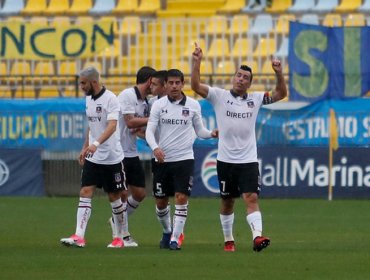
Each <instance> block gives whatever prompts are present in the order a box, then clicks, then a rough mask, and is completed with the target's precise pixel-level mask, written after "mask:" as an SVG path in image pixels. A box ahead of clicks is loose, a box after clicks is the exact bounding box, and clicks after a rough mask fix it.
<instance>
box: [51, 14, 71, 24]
mask: <svg viewBox="0 0 370 280" xmlns="http://www.w3.org/2000/svg"><path fill="white" fill-rule="evenodd" d="M70 24H71V18H70V17H68V16H55V17H53V18H52V21H51V22H49V25H50V26H59V25H64V26H68V25H70Z"/></svg>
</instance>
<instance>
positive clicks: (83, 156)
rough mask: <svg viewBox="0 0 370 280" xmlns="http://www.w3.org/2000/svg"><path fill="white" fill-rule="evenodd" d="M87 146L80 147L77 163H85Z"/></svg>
mask: <svg viewBox="0 0 370 280" xmlns="http://www.w3.org/2000/svg"><path fill="white" fill-rule="evenodd" d="M86 149H87V148H85V149H82V150H81V152H80V155H79V156H78V163H79V164H80V165H81V166H83V165H84V164H85V151H86Z"/></svg>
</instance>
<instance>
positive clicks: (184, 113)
mask: <svg viewBox="0 0 370 280" xmlns="http://www.w3.org/2000/svg"><path fill="white" fill-rule="evenodd" d="M189 112H190V111H189V108H182V115H183V116H184V117H189Z"/></svg>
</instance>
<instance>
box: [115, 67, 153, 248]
mask: <svg viewBox="0 0 370 280" xmlns="http://www.w3.org/2000/svg"><path fill="white" fill-rule="evenodd" d="M153 73H155V70H154V69H153V68H151V67H148V66H144V67H141V68H140V69H139V70H138V72H137V75H136V86H135V87H132V88H128V89H125V90H123V91H122V92H121V93H120V94H119V95H118V100H119V103H120V107H121V114H122V115H121V117H120V118H119V124H120V135H121V145H122V148H123V152H124V154H125V158H124V160H123V164H124V168H125V173H126V183H127V186H128V190H129V193H128V192H127V191H124V192H123V193H122V201H123V202H124V203H125V202H127V211H126V212H125V213H126V218H127V216H128V215H130V214H132V213H133V212H134V211H135V210H136V208H137V207H138V206H139V204H140V202H141V201H142V200H143V199H144V198H145V195H146V194H145V172H144V168H143V166H142V164H141V162H140V159H139V155H138V151H137V145H136V141H137V134H140V131H141V130H142V129H143V128H144V127H145V126H146V124H147V122H148V117H149V103H148V100H147V96H148V95H149V93H150V84H151V77H152V75H153ZM142 135H144V133H142ZM126 221H127V222H126V223H125V227H124V229H123V240H124V243H125V247H137V246H138V244H137V242H136V241H135V240H134V239H133V238H132V237H131V236H130V233H129V231H128V219H126ZM110 222H111V227H112V233H113V235H114V234H115V231H114V229H115V226H114V223H113V220H112V219H110Z"/></svg>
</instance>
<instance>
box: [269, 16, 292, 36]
mask: <svg viewBox="0 0 370 280" xmlns="http://www.w3.org/2000/svg"><path fill="white" fill-rule="evenodd" d="M295 20H296V17H295V15H292V14H290V15H289V14H283V15H280V16H279V18H278V20H277V22H276V27H275V29H274V30H275V32H277V33H279V34H283V35H286V34H288V33H289V21H295Z"/></svg>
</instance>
